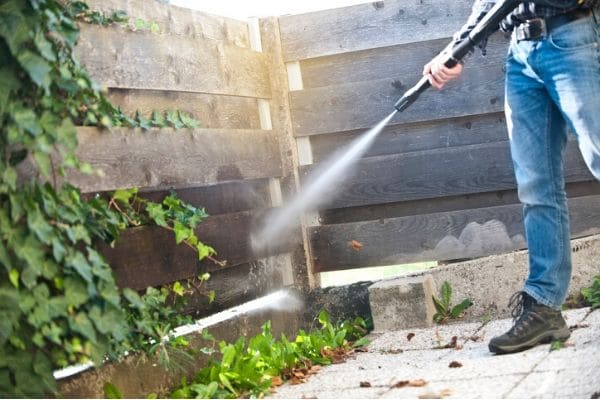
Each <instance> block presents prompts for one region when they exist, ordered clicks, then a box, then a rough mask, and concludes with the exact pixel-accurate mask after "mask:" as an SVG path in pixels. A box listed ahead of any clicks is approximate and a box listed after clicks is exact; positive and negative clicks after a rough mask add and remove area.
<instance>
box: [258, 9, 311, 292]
mask: <svg viewBox="0 0 600 400" xmlns="http://www.w3.org/2000/svg"><path fill="white" fill-rule="evenodd" d="M259 25H260V33H261V42H262V48H263V49H264V51H265V54H266V55H267V56H268V59H267V64H268V65H269V68H270V71H269V72H270V73H269V76H270V77H271V88H272V92H271V93H272V98H271V117H272V124H273V130H274V132H275V133H276V134H277V137H278V139H279V148H280V152H281V158H282V160H281V163H282V175H283V177H282V179H281V185H282V192H283V198H284V201H285V199H286V198H289V197H290V196H293V195H294V194H296V193H297V192H298V190H299V188H300V179H299V174H298V166H299V165H300V161H299V154H298V144H297V142H296V139H295V138H294V134H293V131H292V120H291V115H290V104H289V91H290V90H300V89H302V79H301V76H300V75H299V74H298V73H299V72H300V69H299V65H295V66H294V63H288V64H287V65H286V64H285V63H284V62H283V57H282V50H281V36H280V33H279V21H278V19H277V18H265V19H260V20H259ZM296 64H297V63H296ZM290 71H291V72H292V74H291V76H292V77H293V80H289V79H288V73H289V72H290ZM290 82H291V85H292V86H290ZM300 224H301V226H300V228H299V229H298V230H297V231H296V233H294V234H295V235H297V240H294V243H295V245H294V248H293V249H292V251H291V254H290V261H291V263H292V268H293V273H294V282H295V285H296V286H297V287H299V288H313V287H318V286H319V285H320V281H319V276H318V275H316V274H313V272H312V271H313V268H312V262H311V257H310V254H309V253H310V250H309V246H308V243H309V242H308V234H307V229H306V228H307V227H306V223H305V221H304V219H303V221H300Z"/></svg>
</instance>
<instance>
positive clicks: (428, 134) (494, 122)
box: [310, 113, 508, 163]
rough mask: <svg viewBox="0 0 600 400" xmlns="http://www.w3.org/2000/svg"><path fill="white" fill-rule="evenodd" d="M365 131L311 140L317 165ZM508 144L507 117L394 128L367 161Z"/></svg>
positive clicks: (385, 132) (380, 138)
mask: <svg viewBox="0 0 600 400" xmlns="http://www.w3.org/2000/svg"><path fill="white" fill-rule="evenodd" d="M364 132H365V131H364V130H359V131H351V132H343V133H336V134H331V135H314V136H310V144H311V149H312V156H313V160H314V162H317V163H318V162H320V161H323V160H325V159H327V157H329V156H330V155H331V154H333V153H334V152H335V151H337V150H339V149H341V148H343V147H344V146H347V145H349V144H350V143H351V142H352V141H353V140H355V139H356V138H358V137H359V136H360V135H362V134H363V133H364ZM504 140H508V134H507V132H506V121H505V119H504V113H492V114H481V115H474V116H467V117H462V118H452V119H444V120H437V121H427V122H420V123H414V124H401V125H391V126H388V127H386V128H385V129H384V130H383V132H381V134H380V135H379V136H378V137H377V139H375V141H374V142H373V144H372V145H371V147H370V148H369V149H368V150H367V152H366V153H365V155H364V157H374V156H382V155H388V154H400V153H410V152H415V151H424V150H433V149H437V148H449V147H458V146H468V145H473V144H482V143H491V142H500V141H504Z"/></svg>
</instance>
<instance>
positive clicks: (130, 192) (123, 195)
mask: <svg viewBox="0 0 600 400" xmlns="http://www.w3.org/2000/svg"><path fill="white" fill-rule="evenodd" d="M137 192H138V189H137V188H133V189H118V190H115V191H114V192H113V194H112V198H113V199H115V200H118V201H120V202H121V203H123V204H129V200H131V198H132V197H133V196H134V195H135V194H136V193H137Z"/></svg>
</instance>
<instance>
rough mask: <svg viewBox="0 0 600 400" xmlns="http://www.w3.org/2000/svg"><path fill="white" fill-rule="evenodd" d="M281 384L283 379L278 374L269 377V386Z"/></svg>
mask: <svg viewBox="0 0 600 400" xmlns="http://www.w3.org/2000/svg"><path fill="white" fill-rule="evenodd" d="M281 385H283V379H281V377H280V376H274V377H272V378H271V386H281Z"/></svg>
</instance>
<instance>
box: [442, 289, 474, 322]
mask: <svg viewBox="0 0 600 400" xmlns="http://www.w3.org/2000/svg"><path fill="white" fill-rule="evenodd" d="M432 297H433V304H434V305H435V309H436V313H435V314H434V315H433V320H434V321H435V322H437V323H438V324H443V323H445V322H448V320H449V319H457V318H460V317H461V316H462V315H463V314H464V312H465V310H466V309H467V308H469V307H471V306H472V305H473V302H472V301H471V299H464V300H463V301H461V302H460V303H459V304H457V305H455V306H452V287H451V286H450V284H449V283H448V282H446V281H445V282H444V283H443V284H442V287H441V289H440V297H439V298H437V297H435V296H432Z"/></svg>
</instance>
